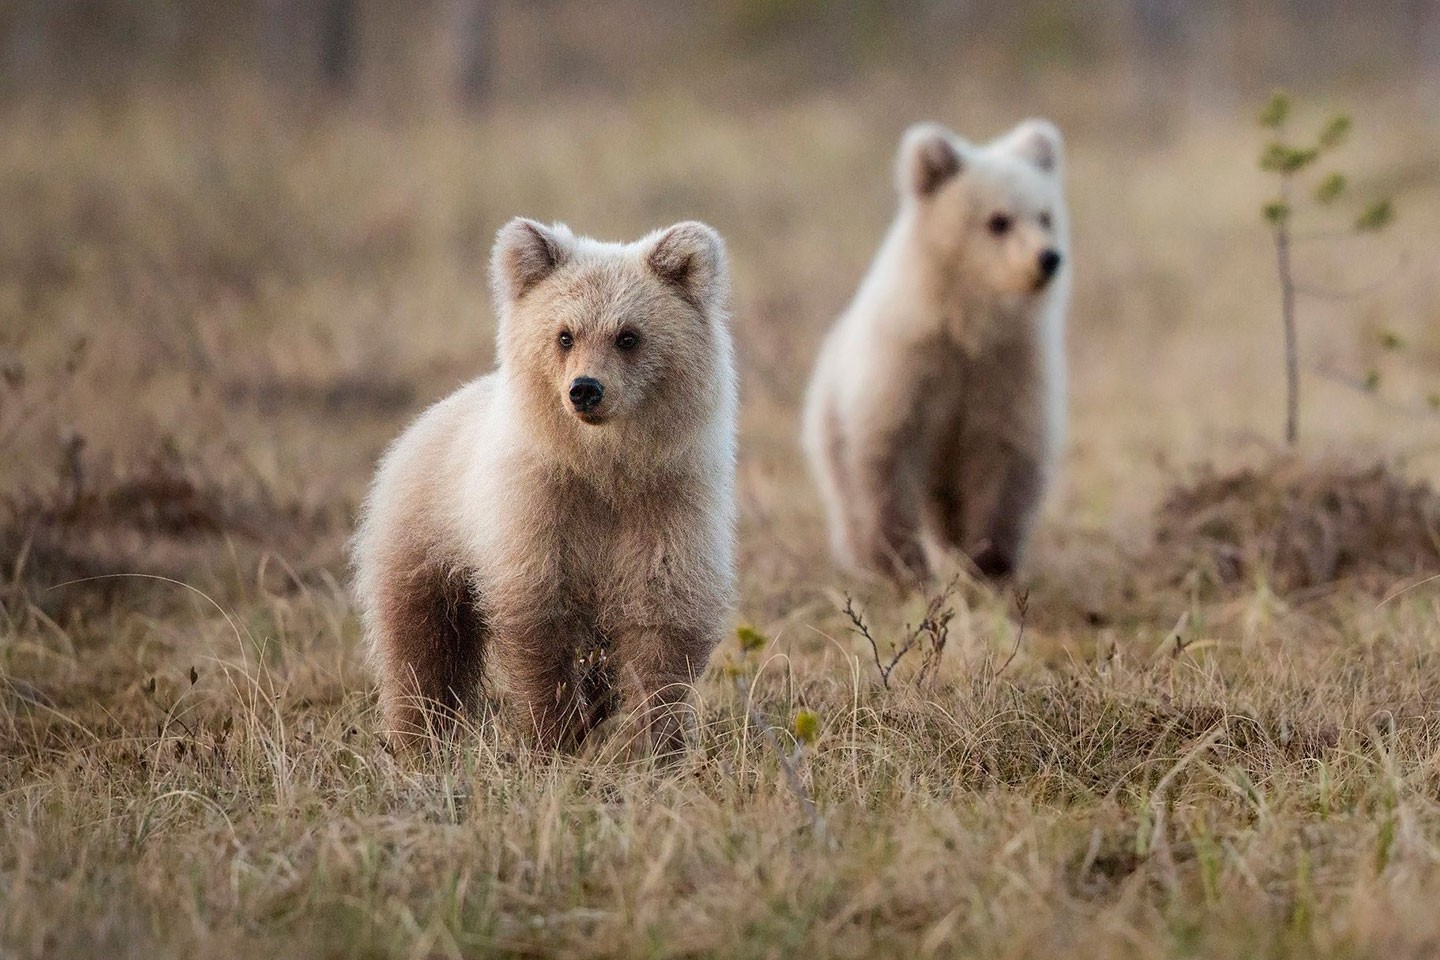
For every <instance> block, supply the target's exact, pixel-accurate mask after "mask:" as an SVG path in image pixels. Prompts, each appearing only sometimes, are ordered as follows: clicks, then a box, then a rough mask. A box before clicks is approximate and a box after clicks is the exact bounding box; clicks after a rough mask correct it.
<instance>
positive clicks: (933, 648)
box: [845, 580, 957, 690]
mask: <svg viewBox="0 0 1440 960" xmlns="http://www.w3.org/2000/svg"><path fill="white" fill-rule="evenodd" d="M956 582H957V581H956V580H951V581H950V583H949V584H947V585H946V587H945V588H944V589H943V590H941V591H940V592H939V593H937V594H935V595H934V596H933V597H931V598H930V600H929V602H928V603H927V604H926V606H925V614H924V615H923V616H922V617H921V618H920V622H919V623H918V624H916V625H915V626H913V627H911V626H908V625H907V627H906V634H905V639H904V640H903V641H901V643H900V645H899V646H897V647H895V652H894V654H893V655H892V656H891V657H890V662H889V663H884V662H882V661H881V659H880V644H879V643H877V642H876V641H875V636H874V634H872V633H871V632H870V627H869V625H868V624H866V622H865V618H864V617H863V616H862V615H861V614H860V611H858V610H856V609H855V601H854V599H853V598H852V597H851V596H850V595H849V594H848V593H847V594H846V595H845V616H846V617H848V618H849V619H850V623H851V625H852V627H853V628H854V630H855V632H856V633H858V634H860V636H862V637H864V638H865V642H866V643H868V644H870V655H871V657H872V658H873V659H874V661H875V670H876V672H878V673H879V674H880V682H881V683H882V684H884V686H885V689H886V690H889V689H890V675H891V674H893V673H894V672H895V668H896V667H898V666H899V665H900V661H901V660H903V659H905V655H906V654H908V653H909V652H910V651H911V650H913V649H915V647H916V645H917V644H919V643H920V642H921V641H922V640H924V639H926V638H929V640H930V644H929V647H930V649H929V651H928V652H927V653H926V655H925V661H924V662H923V663H922V664H921V665H920V672H919V673H917V674H916V676H915V680H916V682H917V683H919V682H923V681H924V679H925V678H926V676H927V675H928V674H929V673H931V672H932V671H933V670H934V669H935V668H936V667H937V666H938V665H939V660H940V656H941V655H942V654H943V653H944V652H945V645H946V644H947V643H948V642H949V639H950V621H951V620H952V619H954V617H955V611H954V610H952V609H950V608H949V607H948V606H946V601H947V600H949V598H950V595H951V593H952V592H953V591H954V588H955V584H956Z"/></svg>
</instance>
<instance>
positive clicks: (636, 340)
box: [615, 330, 640, 350]
mask: <svg viewBox="0 0 1440 960" xmlns="http://www.w3.org/2000/svg"><path fill="white" fill-rule="evenodd" d="M639 345H640V337H639V335H638V334H636V333H635V332H634V331H633V330H622V331H620V335H619V336H618V337H616V338H615V346H616V347H617V348H618V349H620V350H634V349H635V348H636V347H637V346H639Z"/></svg>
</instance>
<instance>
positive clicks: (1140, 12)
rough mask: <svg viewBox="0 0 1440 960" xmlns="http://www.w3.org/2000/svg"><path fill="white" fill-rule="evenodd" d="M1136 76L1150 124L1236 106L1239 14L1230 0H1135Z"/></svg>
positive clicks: (1166, 124)
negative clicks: (1236, 24) (1232, 6)
mask: <svg viewBox="0 0 1440 960" xmlns="http://www.w3.org/2000/svg"><path fill="white" fill-rule="evenodd" d="M1133 14H1134V17H1133V19H1134V23H1135V27H1136V36H1137V43H1136V45H1137V47H1138V49H1137V50H1136V53H1135V57H1136V60H1137V61H1138V65H1139V69H1138V71H1137V77H1136V79H1137V81H1138V83H1139V86H1140V90H1139V94H1140V97H1141V105H1142V109H1143V110H1144V111H1145V113H1146V115H1147V117H1148V120H1149V124H1150V125H1151V126H1152V127H1153V128H1155V129H1157V130H1164V129H1166V128H1168V127H1169V126H1170V125H1171V124H1172V123H1173V122H1174V121H1176V120H1180V119H1183V117H1184V116H1192V117H1193V116H1197V115H1198V116H1204V115H1209V114H1219V113H1228V112H1230V111H1232V110H1233V109H1234V108H1235V101H1236V84H1235V71H1236V68H1237V58H1236V51H1235V39H1236V38H1235V22H1234V20H1235V17H1234V12H1233V11H1232V9H1231V6H1230V4H1229V3H1227V2H1226V0H1134V6H1133Z"/></svg>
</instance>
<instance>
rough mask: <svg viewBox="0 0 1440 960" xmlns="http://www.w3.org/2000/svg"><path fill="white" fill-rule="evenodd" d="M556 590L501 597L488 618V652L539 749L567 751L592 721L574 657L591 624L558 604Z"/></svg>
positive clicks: (568, 608) (590, 631)
mask: <svg viewBox="0 0 1440 960" xmlns="http://www.w3.org/2000/svg"><path fill="white" fill-rule="evenodd" d="M562 596H563V593H562V592H561V591H560V590H559V589H555V590H542V589H539V588H535V589H526V590H523V591H518V592H514V593H511V594H510V595H509V596H506V597H503V598H502V599H501V601H500V602H499V603H497V605H496V613H495V616H494V652H495V657H496V659H497V660H498V661H499V662H500V666H501V669H502V671H503V674H504V676H505V679H506V681H507V686H508V692H509V693H510V695H511V698H512V700H513V712H514V714H515V715H516V719H517V721H518V722H519V725H520V727H521V729H522V730H523V731H524V733H525V735H526V736H527V738H528V739H529V740H530V742H531V743H532V744H533V745H534V746H535V747H537V748H538V749H541V750H573V749H575V748H576V747H578V746H579V745H580V742H581V741H582V740H584V738H585V735H586V734H587V733H589V731H590V729H591V727H592V726H594V724H595V722H596V720H597V718H596V717H595V716H593V711H592V710H591V709H590V705H589V704H588V703H587V702H586V698H585V696H584V691H583V690H582V689H581V687H582V684H581V671H580V669H579V667H580V664H579V662H578V658H579V656H580V652H581V650H582V649H583V648H584V647H585V638H586V637H587V636H588V635H589V634H590V633H592V632H593V626H591V625H590V624H589V623H588V622H587V618H586V617H585V616H584V615H583V614H582V612H581V611H579V610H577V609H575V608H573V607H571V606H569V605H567V604H564V603H561V602H557V597H562Z"/></svg>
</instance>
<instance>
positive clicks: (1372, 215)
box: [1260, 91, 1395, 445]
mask: <svg viewBox="0 0 1440 960" xmlns="http://www.w3.org/2000/svg"><path fill="white" fill-rule="evenodd" d="M1292 107H1293V105H1292V102H1291V100H1290V97H1289V95H1288V94H1286V93H1284V92H1281V91H1277V92H1276V93H1275V94H1273V95H1272V96H1271V98H1270V101H1269V103H1267V104H1266V105H1265V108H1264V109H1263V110H1261V111H1260V125H1261V126H1262V127H1264V128H1265V129H1266V130H1268V131H1270V132H1271V134H1272V135H1273V137H1274V139H1272V140H1271V141H1270V142H1269V143H1267V144H1266V145H1265V148H1264V150H1262V151H1261V153H1260V169H1261V170H1263V171H1265V172H1266V173H1271V174H1274V175H1275V177H1276V180H1277V190H1276V196H1275V197H1274V199H1272V200H1270V201H1268V202H1267V203H1266V204H1265V205H1264V207H1263V208H1262V211H1261V212H1262V213H1263V214H1264V217H1265V222H1266V223H1268V224H1269V225H1270V230H1271V233H1272V234H1273V236H1274V239H1275V268H1276V272H1277V274H1278V276H1279V281H1280V315H1281V320H1282V322H1283V324H1284V329H1285V388H1286V390H1285V396H1286V400H1285V442H1286V443H1288V444H1291V445H1293V444H1294V443H1295V442H1296V441H1297V440H1299V438H1300V346H1299V333H1298V330H1297V326H1296V299H1297V295H1298V294H1299V293H1300V292H1301V288H1300V286H1299V284H1298V283H1297V281H1296V279H1295V268H1294V262H1293V259H1292V256H1293V249H1294V242H1295V229H1294V224H1295V219H1296V217H1297V216H1298V215H1301V214H1305V215H1311V216H1313V215H1317V214H1326V213H1328V212H1330V211H1332V210H1334V209H1335V208H1337V205H1338V204H1339V203H1340V201H1342V200H1343V199H1344V198H1345V196H1346V194H1347V192H1348V190H1349V179H1348V178H1347V177H1346V175H1345V174H1344V173H1343V172H1342V171H1340V170H1336V169H1330V170H1329V171H1328V172H1326V173H1324V174H1323V175H1320V179H1318V180H1315V181H1314V182H1313V183H1312V182H1311V179H1313V178H1312V177H1311V176H1310V175H1312V174H1316V173H1317V171H1318V169H1319V167H1320V165H1321V161H1322V160H1327V159H1328V158H1329V156H1330V154H1331V152H1332V151H1333V150H1335V149H1336V148H1337V147H1339V146H1340V145H1341V144H1343V143H1344V142H1345V140H1346V138H1347V137H1348V136H1349V135H1350V128H1351V125H1352V124H1351V120H1350V117H1349V116H1347V115H1345V114H1336V115H1335V116H1333V117H1331V118H1330V120H1329V121H1327V122H1326V124H1325V126H1324V127H1322V128H1321V129H1320V132H1319V133H1318V134H1317V135H1316V136H1315V137H1314V139H1312V140H1298V141H1297V140H1295V139H1294V138H1293V137H1292V136H1290V130H1291V126H1290V119H1291V113H1292ZM1305 186H1308V187H1309V194H1308V197H1307V196H1306V195H1305V194H1304V193H1302V187H1305ZM1394 219H1395V204H1394V201H1392V200H1390V199H1388V198H1382V199H1378V200H1375V201H1373V202H1371V203H1370V204H1369V205H1368V206H1366V207H1364V208H1363V209H1362V210H1361V211H1360V212H1359V213H1358V214H1356V215H1355V216H1354V217H1353V219H1351V221H1350V229H1351V230H1353V231H1354V232H1356V233H1374V232H1378V231H1380V230H1383V229H1385V227H1387V226H1389V225H1390V223H1391V222H1392V221H1393V220H1394Z"/></svg>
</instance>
